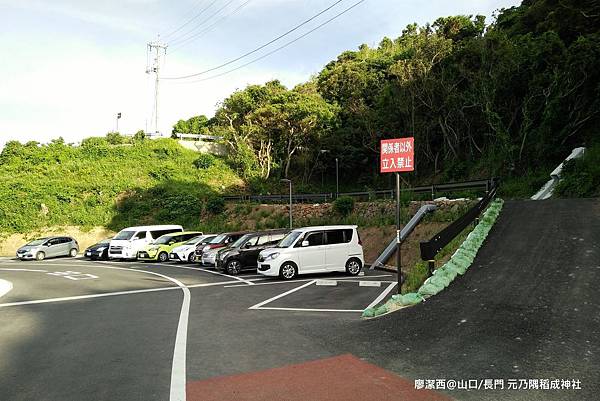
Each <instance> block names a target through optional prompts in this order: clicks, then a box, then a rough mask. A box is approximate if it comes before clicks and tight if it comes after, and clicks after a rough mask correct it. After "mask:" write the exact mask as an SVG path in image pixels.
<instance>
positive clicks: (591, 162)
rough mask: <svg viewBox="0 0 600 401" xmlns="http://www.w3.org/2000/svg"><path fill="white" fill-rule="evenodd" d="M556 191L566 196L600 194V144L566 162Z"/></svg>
mask: <svg viewBox="0 0 600 401" xmlns="http://www.w3.org/2000/svg"><path fill="white" fill-rule="evenodd" d="M555 192H556V195H558V196H561V197H564V198H584V197H592V196H598V195H600V145H595V146H594V147H590V148H588V149H586V151H585V154H584V155H583V157H582V158H579V159H573V160H569V161H568V162H566V163H565V164H564V166H563V171H562V180H561V181H560V182H559V183H558V185H557V186H556V191H555Z"/></svg>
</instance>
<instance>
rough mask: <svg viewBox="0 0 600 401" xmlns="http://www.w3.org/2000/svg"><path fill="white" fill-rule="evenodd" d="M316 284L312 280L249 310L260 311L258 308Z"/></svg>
mask: <svg viewBox="0 0 600 401" xmlns="http://www.w3.org/2000/svg"><path fill="white" fill-rule="evenodd" d="M314 283H315V280H311V281H309V282H308V283H306V284H303V285H301V286H299V287H296V288H293V289H291V290H289V291H286V292H284V293H283V294H279V295H276V296H274V297H273V298H269V299H267V300H266V301H262V302H260V303H257V304H256V305H254V306H251V307H249V308H248V309H258V308H260V307H261V306H263V305H266V304H268V303H269V302H273V301H275V300H276V299H279V298H283V297H285V296H286V295H290V294H291V293H293V292H296V291H298V290H301V289H303V288H304V287H308V286H309V285H311V284H314Z"/></svg>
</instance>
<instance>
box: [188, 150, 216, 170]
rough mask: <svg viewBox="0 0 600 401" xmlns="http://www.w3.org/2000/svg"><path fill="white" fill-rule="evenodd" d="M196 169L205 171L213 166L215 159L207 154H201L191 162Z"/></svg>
mask: <svg viewBox="0 0 600 401" xmlns="http://www.w3.org/2000/svg"><path fill="white" fill-rule="evenodd" d="M193 164H194V167H196V168H197V169H207V168H210V167H212V166H213V165H214V164H215V157H214V156H213V155H210V154H208V153H203V154H201V155H200V156H198V158H197V159H196V160H194V162H193Z"/></svg>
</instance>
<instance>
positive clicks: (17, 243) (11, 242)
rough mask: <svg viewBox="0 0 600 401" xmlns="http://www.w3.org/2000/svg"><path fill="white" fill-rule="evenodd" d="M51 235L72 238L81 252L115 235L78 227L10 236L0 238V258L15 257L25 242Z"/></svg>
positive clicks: (97, 228)
mask: <svg viewBox="0 0 600 401" xmlns="http://www.w3.org/2000/svg"><path fill="white" fill-rule="evenodd" d="M51 235H66V236H69V237H73V238H75V239H76V240H77V242H78V243H79V249H80V250H81V251H83V250H84V249H85V248H87V247H88V246H90V245H93V244H95V243H96V242H98V241H100V240H102V239H104V238H109V237H112V236H114V235H115V233H114V232H112V231H110V230H108V229H106V228H104V227H94V228H92V229H91V230H83V229H81V228H80V227H73V226H67V227H52V228H47V229H44V230H39V231H36V232H32V233H29V234H11V235H8V236H5V237H0V256H15V253H16V251H17V249H18V248H19V247H21V246H23V245H25V244H26V243H27V242H29V241H31V240H33V239H35V238H41V237H48V236H51Z"/></svg>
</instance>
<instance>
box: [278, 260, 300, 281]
mask: <svg viewBox="0 0 600 401" xmlns="http://www.w3.org/2000/svg"><path fill="white" fill-rule="evenodd" d="M297 275H298V268H297V267H296V265H295V264H293V263H291V262H286V263H284V264H283V265H281V268H280V269H279V276H281V278H282V279H284V280H291V279H293V278H295V277H296V276H297Z"/></svg>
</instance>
